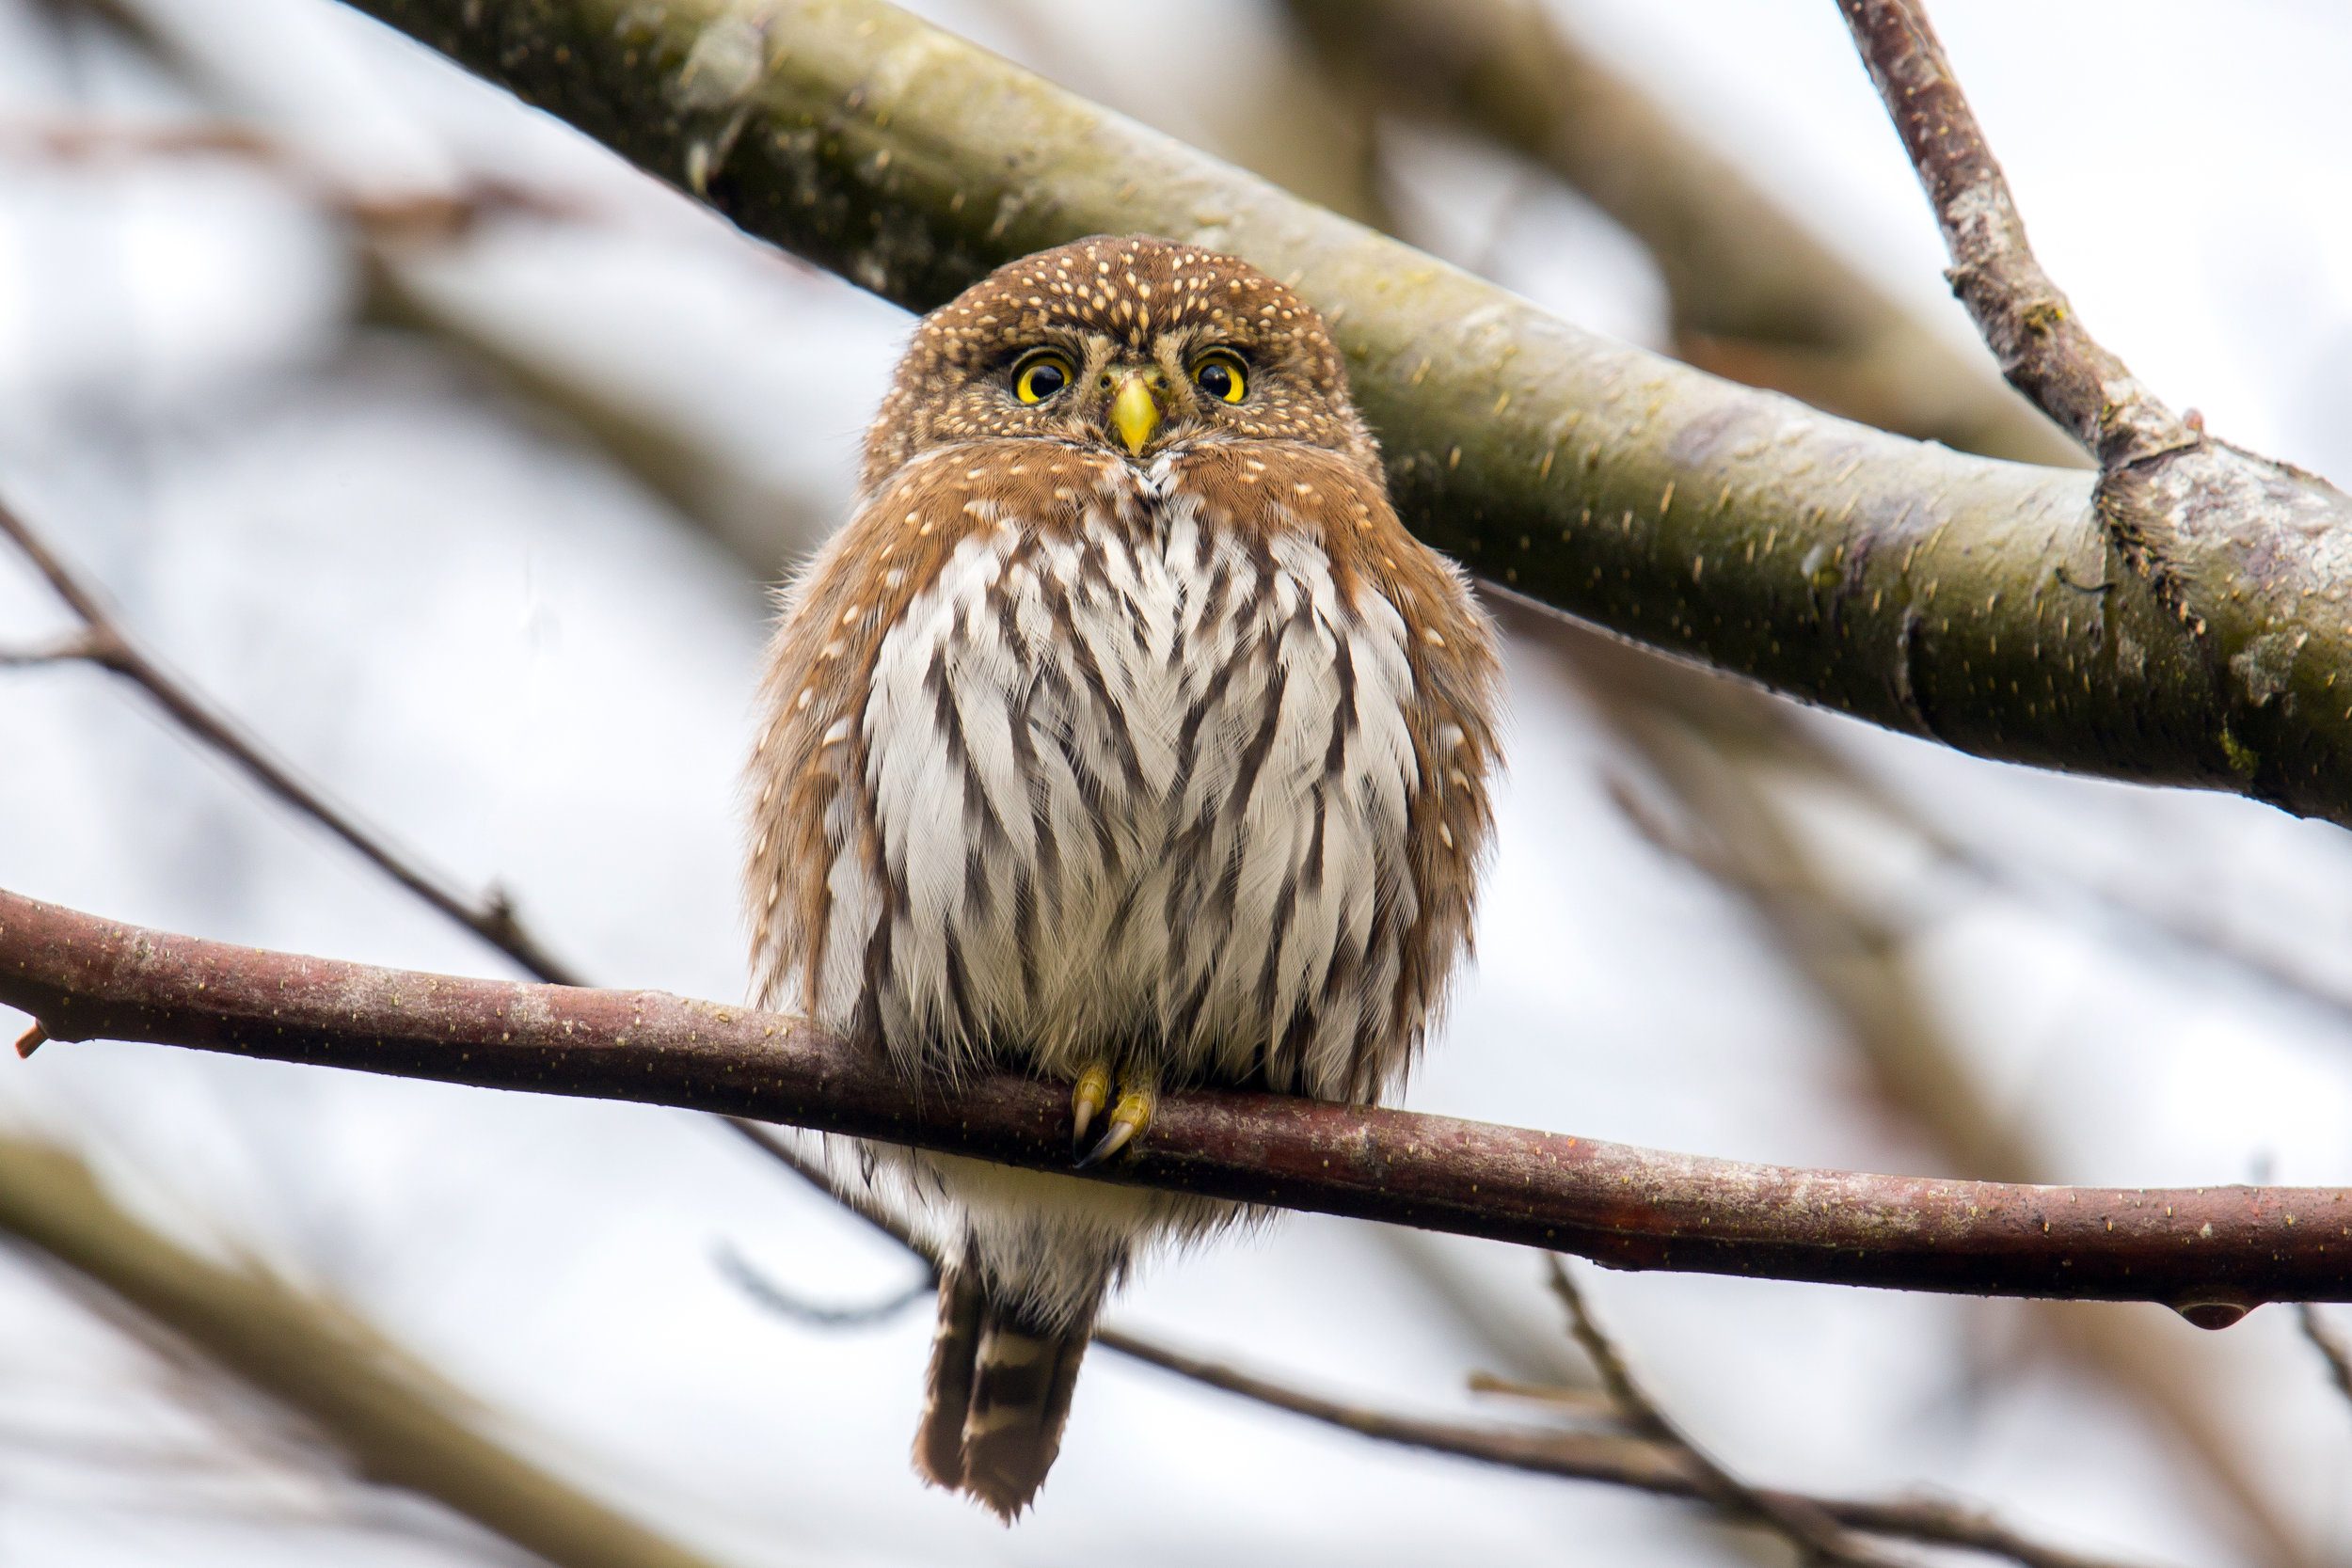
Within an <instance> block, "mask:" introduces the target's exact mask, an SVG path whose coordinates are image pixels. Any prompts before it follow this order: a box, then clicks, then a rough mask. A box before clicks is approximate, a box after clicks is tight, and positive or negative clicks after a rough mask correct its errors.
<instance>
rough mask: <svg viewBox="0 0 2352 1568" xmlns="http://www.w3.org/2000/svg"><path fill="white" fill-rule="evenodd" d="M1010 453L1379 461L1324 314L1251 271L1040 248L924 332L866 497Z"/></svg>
mask: <svg viewBox="0 0 2352 1568" xmlns="http://www.w3.org/2000/svg"><path fill="white" fill-rule="evenodd" d="M1008 437H1009V438H1023V437H1032V438H1038V439H1043V440H1052V441H1059V442H1066V443H1074V444H1080V445H1086V446H1094V447H1101V448H1104V449H1107V450H1109V451H1114V452H1118V453H1120V454H1121V455H1123V456H1126V457H1128V458H1131V459H1134V460H1136V461H1143V462H1149V461H1151V460H1152V459H1154V458H1156V457H1157V456H1159V455H1160V454H1161V453H1163V452H1165V451H1169V450H1170V449H1172V448H1175V447H1178V446H1180V445H1182V444H1184V443H1189V442H1198V441H1215V440H1223V441H1235V440H1239V441H1248V440H1260V441H1295V442H1300V443H1303V444H1305V445H1309V446H1314V447H1322V448H1326V449H1328V450H1330V451H1339V452H1343V453H1345V454H1347V455H1348V456H1350V457H1352V458H1355V459H1356V460H1357V461H1359V462H1360V463H1363V464H1364V465H1366V466H1367V467H1370V466H1375V465H1376V464H1377V462H1378V460H1379V453H1378V449H1377V447H1375V444H1374V442H1373V438H1372V435H1371V432H1370V431H1368V430H1367V429H1366V428H1365V427H1364V421H1363V420H1362V418H1361V417H1360V416H1359V415H1358V413H1357V412H1356V406H1355V404H1353V403H1351V402H1350V401H1349V399H1348V395H1347V372H1346V370H1345V368H1344V367H1343V365H1342V363H1341V360H1340V353H1339V350H1338V349H1337V348H1336V347H1334V346H1333V344H1332V342H1331V336H1330V333H1329V332H1328V331H1327V329H1326V328H1325V326H1324V325H1323V318H1322V317H1321V316H1319V315H1317V314H1316V313H1315V311H1314V309H1312V308H1311V307H1310V306H1309V305H1308V304H1307V303H1306V302H1305V301H1304V300H1302V299H1300V298H1299V297H1298V296H1297V295H1296V294H1295V293H1291V291H1290V290H1289V289H1287V288H1284V287H1283V286H1282V285H1281V284H1279V283H1278V282H1276V281H1275V280H1274V279H1273V278H1271V277H1267V276H1266V275H1265V274H1263V273H1262V272H1260V271H1258V270H1257V268H1255V267H1253V266H1251V265H1249V264H1248V262H1247V261H1236V260H1234V259H1233V258H1232V257H1231V256H1221V255H1218V254H1217V253H1216V252H1215V251H1212V250H1202V249H1200V248H1199V247H1197V246H1193V245H1175V244H1171V243H1170V242H1168V241H1167V240H1157V239H1152V238H1150V237H1149V236H1143V235H1131V236H1128V237H1125V238H1120V239H1113V238H1102V237H1098V238H1095V239H1090V240H1078V241H1075V242H1073V243H1072V244H1070V245H1060V246H1057V247H1056V248H1055V249H1052V250H1041V251H1039V252H1038V253H1037V254H1036V255H1034V256H1027V257H1024V258H1023V259H1021V260H1020V261H1013V262H1010V263H1008V264H1007V265H1005V266H1003V267H1000V268H998V269H997V270H996V271H995V272H993V273H991V274H990V275H989V276H988V277H984V278H982V279H981V280H980V281H979V282H977V283H975V284H974V285H973V286H972V287H971V288H969V289H966V290H965V291H964V292H963V293H961V294H958V295H957V296H956V297H955V298H954V299H952V300H950V301H948V302H947V303H946V305H943V306H941V307H940V308H939V309H936V310H934V311H932V312H931V313H930V315H928V316H926V317H924V318H923V320H922V322H921V324H920V325H918V326H917V327H916V328H915V332H914V341H913V342H912V343H911V344H910V345H909V346H908V348H907V353H906V357H905V358H903V359H902V360H900V361H899V363H898V376H897V379H896V380H895V381H894V382H893V383H892V385H891V388H890V393H889V395H888V396H887V397H885V398H884V399H883V400H882V412H881V414H880V415H879V416H878V417H877V418H876V420H875V421H874V426H873V430H872V432H871V433H870V434H869V435H868V436H867V437H866V473H865V479H866V484H867V485H868V486H872V485H875V484H878V483H881V482H882V480H883V479H885V478H887V477H888V476H889V475H890V474H891V473H893V472H895V471H896V470H897V469H898V467H899V466H900V465H902V464H904V463H905V462H906V461H907V460H908V459H910V458H913V457H915V456H917V455H919V454H920V453H922V452H925V451H930V450H932V449H933V448H937V447H945V446H952V445H957V444H960V443H962V442H966V441H977V440H991V439H1003V438H1008Z"/></svg>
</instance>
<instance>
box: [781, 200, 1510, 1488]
mask: <svg viewBox="0 0 2352 1568" xmlns="http://www.w3.org/2000/svg"><path fill="white" fill-rule="evenodd" d="M783 609H784V612H783V617H782V620H781V622H780V624H779V626H778V627H777V630H776V635H775V639H774V641H773V643H772V645H771V650H770V655H769V664H768V673H767V677H766V681H765V684H764V687H763V691H762V702H763V707H764V709H765V725H764V728H763V729H762V732H761V735H760V738H759V743H758V746H757V749H756V752H755V755H754V758H753V762H752V768H751V780H750V783H751V792H752V797H753V806H752V813H751V834H752V848H751V857H750V871H749V879H748V892H749V896H750V902H751V910H752V914H753V919H754V924H755V939H754V959H755V970H756V980H757V989H758V994H759V998H760V1000H761V1002H762V1003H763V1004H764V1005H767V1006H773V1007H778V1008H782V1009H786V1010H798V1011H804V1012H807V1013H809V1014H811V1015H813V1016H815V1017H816V1018H818V1019H819V1020H820V1021H822V1022H826V1023H828V1024H830V1025H832V1026H834V1027H835V1028H838V1029H841V1030H844V1031H847V1032H850V1034H851V1035H853V1036H854V1037H857V1038H859V1039H861V1040H863V1041H865V1042H866V1043H867V1044H869V1045H870V1046H871V1047H872V1048H873V1049H875V1050H878V1051H881V1052H883V1053H886V1054H887V1055H888V1056H889V1058H890V1059H891V1060H892V1061H893V1062H894V1063H896V1064H897V1065H898V1068H899V1069H901V1070H902V1071H903V1072H904V1073H905V1074H906V1076H907V1078H908V1081H909V1084H910V1086H911V1088H913V1089H914V1091H916V1092H921V1093H929V1094H941V1093H946V1094H952V1093H953V1092H954V1085H955V1083H956V1081H957V1079H958V1076H959V1075H960V1074H961V1073H964V1072H966V1071H969V1070H971V1069H974V1068H976V1067H980V1066H988V1067H1002V1068H1009V1069H1014V1070H1020V1071H1026V1072H1033V1073H1038V1074H1041V1075H1044V1076H1047V1077H1051V1078H1055V1079H1057V1080H1060V1081H1063V1082H1067V1083H1069V1084H1071V1085H1073V1090H1072V1095H1073V1124H1074V1125H1073V1135H1074V1137H1075V1140H1076V1141H1075V1143H1074V1145H1073V1153H1075V1152H1081V1151H1083V1153H1084V1158H1083V1159H1081V1160H1080V1162H1079V1163H1080V1164H1089V1163H1092V1162H1093V1161H1096V1160H1100V1159H1104V1158H1116V1157H1117V1155H1118V1152H1119V1150H1120V1148H1123V1147H1124V1146H1125V1144H1126V1143H1127V1142H1129V1141H1130V1140H1132V1139H1133V1138H1135V1137H1136V1136H1138V1135H1141V1134H1142V1132H1143V1131H1144V1129H1145V1128H1147V1127H1148V1125H1149V1121H1150V1116H1151V1108H1152V1100H1153V1097H1154V1096H1155V1095H1156V1093H1157V1092H1158V1091H1159V1090H1160V1089H1161V1088H1163V1087H1167V1086H1171V1085H1249V1086H1254V1087H1261V1088H1266V1089H1271V1090H1273V1091H1276V1092H1279V1093H1293V1094H1305V1095H1311V1096H1315V1097H1317V1098H1322V1099H1331V1100H1345V1101H1358V1102H1366V1103H1369V1102H1371V1101H1375V1100H1376V1099H1377V1098H1378V1097H1379V1096H1380V1095H1381V1094H1382V1093H1383V1092H1385V1091H1386V1090H1388V1089H1390V1088H1392V1087H1393V1086H1394V1085H1396V1084H1397V1083H1398V1082H1399V1081H1400V1079H1401V1078H1402V1076H1403V1074H1404V1072H1405V1070H1406V1067H1407V1066H1408V1065H1409V1064H1410V1062H1411V1060H1412V1057H1413V1055H1414V1053H1415V1052H1416V1051H1417V1049H1418V1048H1419V1046H1420V1043H1421V1040H1422V1036H1423V1033H1424V1032H1425V1030H1426V1029H1427V1027H1428V1025H1429V1022H1430V1021H1431V1019H1432V1017H1433V1016H1434V1014H1435V1012H1436V1010H1437V1008H1438V1006H1439V1004H1440V1002H1441V1000H1442V997H1443V993H1444V990H1445V986H1446V982H1447V979H1448V976H1449V975H1450V974H1452V972H1453V971H1454V967H1455V965H1456V963H1457V961H1458V960H1459V958H1461V957H1462V955H1463V954H1464V952H1465V951H1466V950H1467V947H1468V944H1469V935H1470V906H1471V898H1472V895H1473V893H1474V890H1475V880H1476V871H1477V867H1478V863H1479V860H1480V857H1481V854H1482V852H1483V850H1484V848H1485V846H1486V837H1487V829H1488V812H1487V795H1486V792H1487V787H1488V784H1489V781H1490V775H1491V773H1492V770H1493V768H1494V766H1495V744H1494V733H1493V730H1494V715H1493V707H1494V701H1495V662H1494V653H1493V638H1492V633H1491V630H1490V628H1489V626H1488V625H1487V623H1486V618H1485V616H1484V615H1482V614H1481V613H1480V612H1479V610H1478V609H1477V607H1476V606H1475V605H1474V604H1473V602H1472V601H1471V599H1470V595H1469V594H1468V592H1467V590H1466V588H1465V586H1464V583H1463V580H1462V578H1461V575H1460V573H1459V572H1457V571H1456V570H1455V569H1454V567H1453V566H1452V565H1451V564H1450V563H1448V562H1445V561H1444V560H1443V559H1442V558H1440V557H1438V556H1437V555H1436V554H1434V553H1432V552H1431V551H1430V550H1428V549H1426V548H1425V547H1423V546H1422V545H1420V544H1419V543H1418V542H1416V541H1415V540H1414V539H1413V538H1412V537H1411V536H1410V535H1409V534H1407V533H1406V531H1405V530H1404V528H1403V527H1402V525H1400V524H1399V523H1398V521H1397V518H1396V515H1395V513H1394V511H1393V510H1392V509H1391V506H1390V504H1389V499H1388V494H1387V490H1386V487H1385V484H1384V483H1383V480H1382V476H1381V470H1380V467H1379V460H1378V451H1377V449H1376V448H1375V445H1374V442H1373V439H1372V436H1371V434H1370V433H1369V432H1368V431H1367V430H1366V429H1365V427H1364V424H1363V421H1362V420H1361V419H1360V418H1359V416H1358V415H1357V413H1356V410H1355V407H1354V405H1353V404H1351V403H1350V402H1349V400H1348V395H1347V384H1346V375H1345V372H1344V370H1343V366H1342V364H1341V360H1340V356H1339V353H1338V350H1337V349H1336V348H1335V347H1334V346H1333V345H1332V343H1331V341H1330V339H1329V336H1328V335H1327V332H1326V331H1325V329H1324V326H1323V324H1322V322H1321V321H1320V319H1318V318H1317V316H1316V315H1315V313H1314V312H1313V311H1312V310H1311V309H1309V308H1308V307H1307V306H1306V305H1305V304H1304V303H1302V302H1301V301H1300V300H1299V299H1298V298H1297V296H1296V295H1295V294H1293V293H1291V292H1290V291H1289V290H1288V289H1286V288H1284V287H1283V286H1282V285H1281V284H1279V283H1277V282H1275V281H1274V280H1273V279H1271V278H1268V277H1264V276H1263V275H1262V274H1260V273H1258V272H1256V271H1254V270H1253V269H1251V268H1250V267H1249V266H1248V265H1247V264H1246V263H1244V262H1241V261H1235V260H1233V259H1232V258H1231V257H1226V256H1219V255H1216V254H1214V253H1211V252H1208V251H1202V250H1198V249H1194V248H1190V247H1187V246H1184V245H1171V244H1168V243H1166V242H1163V241H1159V240H1152V239H1141V238H1127V239H1095V240H1086V241H1081V242H1079V243H1077V244H1075V245H1064V246H1062V247H1060V248H1059V249H1056V250H1050V251H1045V252H1042V253H1041V254H1039V255H1036V256H1032V257H1029V258H1027V259H1025V260H1024V261H1016V262H1014V263H1012V264H1011V265H1009V266H1007V267H1005V268H1003V269H1001V270H1000V271H998V272H997V273H995V274H994V275H993V276H992V277H989V278H987V279H986V280H984V281H983V282H981V283H979V284H977V285H976V286H975V287H974V288H972V289H971V290H969V291H967V292H966V293H964V294H962V295H961V297H959V298H958V299H956V300H954V301H953V302H951V303H950V304H948V305H946V306H945V307H943V308H942V309H939V310H937V311H935V312H933V313H932V314H931V315H930V316H929V317H926V318H925V319H924V321H923V323H922V325H920V326H919V327H918V328H917V330H916V332H915V335H914V342H913V344H912V345H911V346H910V347H909V349H908V351H907V355H906V357H905V359H904V361H903V362H902V363H901V365H900V367H899V370H898V378H897V381H896V383H895V385H894V386H893V388H892V389H891V391H890V393H889V395H888V396H887V397H886V398H885V399H884V401H883V404H882V411H881V414H880V416H879V417H878V418H877V419H876V420H875V422H874V426H873V429H872V432H871V433H870V435H869V436H868V437H867V441H866V467H865V472H864V486H863V492H862V495H861V499H860V504H859V507H858V511H857V515H855V516H854V517H853V518H852V519H851V520H850V524H849V526H848V527H847V528H845V529H844V530H842V531H841V532H840V533H839V534H838V535H837V536H835V537H834V540H833V541H832V542H831V543H830V544H828V545H827V546H826V547H825V548H824V549H823V550H822V551H820V552H819V553H818V556H817V558H816V560H815V561H814V562H811V563H810V565H809V566H808V568H807V569H806V571H804V572H803V574H802V575H801V577H800V578H798V579H797V580H796V581H795V582H794V583H793V584H792V585H791V587H790V588H789V589H788V590H787V592H786V594H785V595H784V606H783ZM853 1151H854V1153H855V1154H856V1156H857V1164H858V1172H859V1174H860V1176H861V1177H862V1179H863V1180H866V1181H867V1182H869V1183H871V1184H872V1185H873V1186H874V1187H875V1188H876V1190H877V1195H878V1197H879V1199H880V1200H881V1201H884V1202H887V1203H890V1204H893V1205H894V1206H896V1207H898V1209H899V1210H901V1211H902V1212H904V1213H905V1214H906V1215H907V1216H908V1218H909V1219H910V1221H911V1222H912V1223H913V1224H914V1225H915V1226H916V1227H917V1228H918V1229H919V1230H920V1231H921V1232H922V1233H923V1234H925V1235H926V1236H927V1238H928V1239H929V1241H930V1243H931V1244H932V1245H933V1247H934V1248H935V1249H936V1251H937V1254H938V1256H939V1257H940V1258H941V1259H943V1263H944V1269H943V1278H942V1282H941V1291H940V1325H939V1334H938V1338H937V1339H936V1341H935V1343H934V1347H933V1354H932V1359H931V1367H930V1402H929V1404H928V1405H927V1407H926V1409H925V1413H924V1418H923V1421H922V1425H921V1428H920V1431H919V1432H918V1434H917V1437H916V1441H915V1464H916V1467H917V1468H918V1469H919V1470H920V1471H921V1472H922V1474H923V1475H924V1476H925V1477H926V1478H927V1479H929V1480H930V1481H934V1482H936V1483H938V1484H941V1485H946V1486H951V1487H956V1488H959V1489H961V1490H963V1491H965V1492H967V1493H969V1494H971V1495H972V1496H974V1497H977V1498H978V1499H979V1500H980V1501H982V1502H984V1503H986V1504H987V1505H988V1506H989V1507H991V1508H993V1509H994V1510H995V1511H996V1512H997V1513H999V1514H1001V1515H1003V1516H1004V1517H1006V1518H1008V1519H1009V1518H1011V1517H1012V1516H1013V1515H1015V1514H1016V1513H1019V1512H1020V1510H1022V1509H1023V1508H1025V1507H1026V1506H1027V1505H1028V1503H1029V1501H1030V1500H1031V1499H1032V1497H1034V1496H1035V1494H1036V1491H1037V1488H1038V1486H1039V1484H1040V1483H1041V1481H1043V1480H1044V1476H1045V1472H1046V1469H1047V1467H1048V1466H1049V1465H1051V1464H1052V1463H1053V1459H1054V1455H1055V1452H1056V1450H1057V1449H1058V1448H1059V1446H1060V1440H1061V1429H1062V1424H1063V1421H1064V1419H1065V1418H1066V1417H1067V1415H1068V1412H1069V1408H1070V1394H1071V1387H1072V1384H1073V1379H1074V1378H1075V1376H1076V1373H1077V1368H1078V1362H1079V1358H1080V1356H1081V1354H1083V1352H1084V1349H1085V1345H1086V1340H1087V1337H1088V1333H1089V1329H1090V1327H1091V1326H1092V1323H1093V1321H1094V1316H1095V1313H1096V1311H1097V1309H1098V1308H1099V1307H1100V1306H1101V1304H1102V1301H1103V1299H1104V1295H1105V1294H1106V1293H1107V1291H1109V1290H1110V1288H1111V1287H1112V1286H1113V1285H1114V1284H1116V1283H1117V1282H1118V1281H1119V1280H1120V1278H1122V1277H1123V1276H1124V1275H1125V1274H1126V1272H1127V1271H1128V1269H1129V1267H1130V1265H1131V1264H1132V1263H1133V1262H1134V1260H1135V1259H1136V1257H1137V1255H1138V1250H1139V1249H1140V1248H1141V1247H1142V1246H1143V1245H1144V1244H1145V1243H1149V1242H1151V1241H1152V1240H1154V1239H1159V1238H1166V1237H1171V1236H1186V1235H1199V1234H1201V1233H1204V1232H1206V1231H1208V1230H1211V1229H1214V1228H1216V1227H1217V1226H1219V1225H1221V1224H1224V1223H1226V1222H1228V1221H1230V1220H1231V1219H1232V1217H1233V1216H1234V1214H1235V1212H1236V1211H1234V1210H1233V1208H1232V1206H1230V1205H1225V1204H1219V1203H1213V1202H1210V1201H1207V1200H1204V1199H1197V1198H1188V1197H1183V1196H1174V1195H1168V1194H1157V1193H1150V1192H1144V1191H1140V1190H1136V1189H1130V1188H1125V1187H1117V1186H1108V1185H1103V1184H1099V1183H1094V1182H1090V1181H1087V1180H1081V1179H1078V1178H1075V1177H1070V1176H1056V1175H1046V1174H1040V1173H1036V1172H1025V1171H1015V1170H1010V1169H1006V1168H1003V1167H999V1166H994V1165H989V1164H981V1163H978V1162H974V1161H969V1160H962V1159H958V1158H954V1157H950V1156H945V1155H931V1154H923V1153H918V1152H914V1151H910V1150H906V1149H901V1148H887V1147H882V1146H855V1147H854V1150H853Z"/></svg>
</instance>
